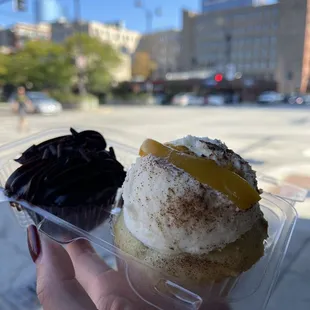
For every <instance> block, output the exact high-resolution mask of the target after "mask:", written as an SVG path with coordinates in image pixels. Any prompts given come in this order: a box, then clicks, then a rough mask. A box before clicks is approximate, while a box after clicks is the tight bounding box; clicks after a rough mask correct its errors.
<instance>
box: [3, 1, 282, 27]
mask: <svg viewBox="0 0 310 310" xmlns="http://www.w3.org/2000/svg"><path fill="white" fill-rule="evenodd" d="M8 1H10V0H8ZM25 1H26V3H27V6H28V12H25V13H24V12H23V13H19V12H13V10H12V4H11V3H7V4H3V5H0V25H1V26H7V25H10V24H13V23H16V22H29V23H32V22H34V21H35V18H34V14H32V12H33V1H34V0H25ZM58 1H60V3H61V4H62V5H63V6H64V7H65V8H66V11H67V12H68V14H69V16H71V17H72V16H73V3H74V0H58ZM80 1H81V11H82V18H83V19H85V20H97V21H101V22H107V21H115V20H124V21H125V23H126V27H127V28H129V29H133V30H138V31H141V32H144V31H145V29H146V21H145V14H144V13H143V11H142V10H141V9H137V8H135V6H134V2H135V0H80ZM142 2H143V3H144V4H145V6H146V7H147V8H148V9H150V10H155V9H156V8H158V7H161V9H162V16H161V17H155V18H154V21H153V30H156V29H158V30H159V29H167V28H172V27H173V28H178V27H180V26H181V10H182V8H186V9H189V10H194V11H199V10H200V8H201V0H144V1H142ZM269 2H276V1H275V0H269Z"/></svg>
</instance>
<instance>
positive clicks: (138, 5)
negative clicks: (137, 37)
mask: <svg viewBox="0 0 310 310" xmlns="http://www.w3.org/2000/svg"><path fill="white" fill-rule="evenodd" d="M135 7H136V8H138V9H142V10H144V13H145V20H146V32H148V33H150V32H151V31H152V27H153V17H154V16H157V17H160V16H162V10H161V8H160V7H158V8H156V9H155V10H154V11H153V10H150V9H148V8H147V7H145V5H144V4H143V3H142V1H140V0H136V1H135Z"/></svg>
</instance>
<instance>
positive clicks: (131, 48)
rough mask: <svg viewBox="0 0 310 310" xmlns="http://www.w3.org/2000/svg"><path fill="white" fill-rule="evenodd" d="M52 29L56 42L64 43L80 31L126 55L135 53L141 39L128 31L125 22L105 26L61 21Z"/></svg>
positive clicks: (94, 23) (133, 32)
mask: <svg viewBox="0 0 310 310" xmlns="http://www.w3.org/2000/svg"><path fill="white" fill-rule="evenodd" d="M51 27H52V40H53V41H54V42H63V41H64V40H65V39H66V38H67V37H69V36H71V35H72V34H74V33H75V32H78V31H79V32H83V33H87V34H89V35H90V36H93V37H96V38H99V39H100V40H101V41H102V42H107V43H109V44H111V45H112V46H113V47H114V48H116V49H118V50H119V51H121V52H122V53H124V54H132V53H134V52H135V50H136V48H137V45H138V43H139V40H140V37H141V35H140V34H139V33H138V32H136V31H132V30H129V29H127V28H126V27H125V25H124V23H123V22H118V23H106V24H103V23H100V22H96V21H89V22H81V23H79V24H76V23H70V22H67V21H66V20H60V21H58V22H56V23H52V24H51Z"/></svg>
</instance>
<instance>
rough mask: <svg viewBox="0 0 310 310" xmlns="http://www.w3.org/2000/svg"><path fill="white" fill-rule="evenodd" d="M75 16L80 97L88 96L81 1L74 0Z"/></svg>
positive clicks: (76, 64) (76, 63)
mask: <svg viewBox="0 0 310 310" xmlns="http://www.w3.org/2000/svg"><path fill="white" fill-rule="evenodd" d="M74 16H75V18H74V19H75V33H76V34H77V40H78V41H77V53H76V55H75V66H76V69H77V75H78V90H79V94H80V95H85V94H86V88H85V81H84V78H85V75H84V70H85V62H86V59H85V56H84V55H83V47H82V41H81V33H82V29H81V3H80V0H74Z"/></svg>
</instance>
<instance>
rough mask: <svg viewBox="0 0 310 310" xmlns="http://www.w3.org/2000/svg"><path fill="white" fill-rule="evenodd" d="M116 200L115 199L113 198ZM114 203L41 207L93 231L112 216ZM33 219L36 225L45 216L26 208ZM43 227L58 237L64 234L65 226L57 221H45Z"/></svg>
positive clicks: (81, 227) (51, 234) (77, 225)
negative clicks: (59, 224)
mask: <svg viewBox="0 0 310 310" xmlns="http://www.w3.org/2000/svg"><path fill="white" fill-rule="evenodd" d="M111 201H114V199H111ZM112 206H113V203H112V202H111V203H108V204H106V205H98V206H97V205H91V206H83V205H81V206H77V207H57V206H52V207H46V206H44V207H41V208H42V209H44V210H45V211H47V212H49V213H51V214H53V215H55V216H57V217H58V218H60V219H62V220H64V221H66V222H68V223H70V224H72V225H74V226H76V227H78V228H80V229H83V230H85V231H88V232H89V231H92V230H93V229H95V228H97V227H98V226H100V225H101V224H103V223H104V222H105V221H106V220H108V219H109V217H110V211H111V209H112ZM26 212H27V213H28V214H29V216H30V217H31V219H32V220H33V221H34V223H35V224H36V225H38V224H39V223H41V222H42V221H43V220H44V217H42V216H41V215H39V214H37V213H35V212H34V211H32V210H28V209H26ZM41 229H42V230H43V231H44V232H45V233H47V234H49V235H50V236H53V237H56V236H60V235H63V234H64V233H66V232H65V230H66V229H65V228H62V227H61V226H58V225H56V224H55V223H52V222H49V221H45V222H44V224H43V226H42V227H41Z"/></svg>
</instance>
